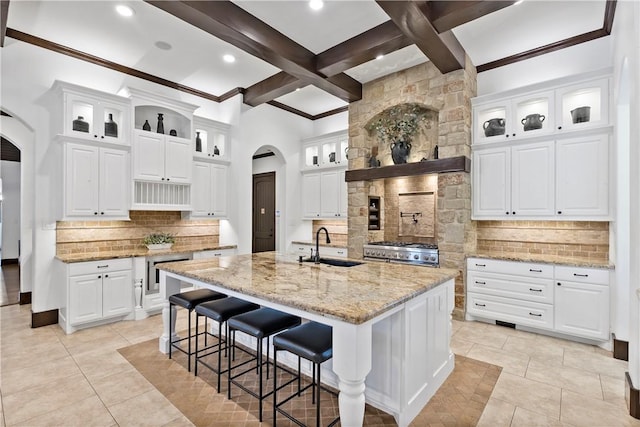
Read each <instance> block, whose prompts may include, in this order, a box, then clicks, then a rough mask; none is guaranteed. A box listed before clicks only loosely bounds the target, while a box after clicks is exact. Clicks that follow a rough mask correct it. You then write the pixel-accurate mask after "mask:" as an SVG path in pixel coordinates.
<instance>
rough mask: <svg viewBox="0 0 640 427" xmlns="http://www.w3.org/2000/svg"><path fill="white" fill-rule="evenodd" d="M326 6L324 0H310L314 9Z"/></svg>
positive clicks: (310, 5) (310, 4)
mask: <svg viewBox="0 0 640 427" xmlns="http://www.w3.org/2000/svg"><path fill="white" fill-rule="evenodd" d="M322 6H324V2H323V1H322V0H310V1H309V7H310V8H311V9H313V10H320V9H322Z"/></svg>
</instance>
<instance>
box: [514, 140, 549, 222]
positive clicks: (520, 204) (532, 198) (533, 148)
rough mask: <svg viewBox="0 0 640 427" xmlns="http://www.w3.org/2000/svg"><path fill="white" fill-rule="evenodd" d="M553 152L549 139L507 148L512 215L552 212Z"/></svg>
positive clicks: (538, 214)
mask: <svg viewBox="0 0 640 427" xmlns="http://www.w3.org/2000/svg"><path fill="white" fill-rule="evenodd" d="M554 153H555V150H554V143H553V141H547V142H540V143H536V144H527V145H515V146H513V147H512V148H511V214H512V215H515V216H516V217H518V216H525V215H526V216H540V215H548V216H553V215H554V203H555V179H554V177H555V169H554V168H555V160H554Z"/></svg>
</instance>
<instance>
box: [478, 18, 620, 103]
mask: <svg viewBox="0 0 640 427" xmlns="http://www.w3.org/2000/svg"><path fill="white" fill-rule="evenodd" d="M618 16H619V15H618V11H616V20H617V19H618ZM608 66H611V40H610V38H609V37H601V38H599V39H596V40H592V41H590V42H586V43H581V44H579V45H576V46H572V47H569V48H566V49H561V50H558V51H555V52H551V53H548V54H546V55H541V56H537V57H535V58H531V59H527V60H526V61H520V62H516V63H514V64H510V65H506V66H504V67H499V68H495V69H493V70H489V71H484V72H482V73H479V74H478V96H481V95H487V94H491V93H496V92H503V91H505V90H509V89H516V88H519V87H522V86H527V85H530V84H534V83H539V82H544V81H547V80H553V79H557V78H560V77H567V76H571V75H574V74H581V73H586V72H589V71H595V70H600V69H602V68H606V67H608Z"/></svg>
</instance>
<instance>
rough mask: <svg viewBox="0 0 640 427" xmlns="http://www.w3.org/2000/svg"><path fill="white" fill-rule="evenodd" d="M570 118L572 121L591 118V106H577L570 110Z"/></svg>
mask: <svg viewBox="0 0 640 427" xmlns="http://www.w3.org/2000/svg"><path fill="white" fill-rule="evenodd" d="M571 120H572V121H573V123H585V122H588V121H589V120H591V107H588V106H585V107H578V108H576V109H574V110H571Z"/></svg>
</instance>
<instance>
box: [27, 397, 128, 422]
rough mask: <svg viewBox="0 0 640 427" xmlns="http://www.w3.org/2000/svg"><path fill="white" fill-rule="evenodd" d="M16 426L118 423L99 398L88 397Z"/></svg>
mask: <svg viewBox="0 0 640 427" xmlns="http://www.w3.org/2000/svg"><path fill="white" fill-rule="evenodd" d="M15 425H16V426H25V427H37V426H51V427H58V426H65V427H72V426H77V427H85V426H92V427H99V426H105V427H111V426H117V424H116V421H115V420H114V419H113V417H112V416H111V414H110V413H109V411H107V408H105V406H104V404H103V403H102V402H101V401H100V399H99V398H98V397H97V396H91V397H88V398H86V399H83V400H80V401H78V402H74V403H73V404H71V405H67V406H63V407H61V408H58V409H56V410H54V411H51V412H48V413H46V414H43V415H40V416H37V417H34V418H30V419H28V420H26V421H23V422H20V423H18V424H15Z"/></svg>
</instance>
